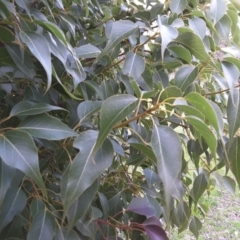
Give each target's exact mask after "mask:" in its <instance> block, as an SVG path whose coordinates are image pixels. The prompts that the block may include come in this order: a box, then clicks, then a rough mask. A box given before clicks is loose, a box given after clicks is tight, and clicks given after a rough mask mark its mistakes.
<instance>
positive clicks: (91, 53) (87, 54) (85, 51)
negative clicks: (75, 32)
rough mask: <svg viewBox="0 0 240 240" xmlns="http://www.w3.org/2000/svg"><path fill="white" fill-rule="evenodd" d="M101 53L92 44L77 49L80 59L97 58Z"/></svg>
mask: <svg viewBox="0 0 240 240" xmlns="http://www.w3.org/2000/svg"><path fill="white" fill-rule="evenodd" d="M100 53H101V51H100V50H99V49H98V48H97V47H95V46H93V45H92V44H85V45H82V46H80V47H78V48H76V54H77V56H78V57H79V58H95V57H97V56H98V55H99V54H100Z"/></svg>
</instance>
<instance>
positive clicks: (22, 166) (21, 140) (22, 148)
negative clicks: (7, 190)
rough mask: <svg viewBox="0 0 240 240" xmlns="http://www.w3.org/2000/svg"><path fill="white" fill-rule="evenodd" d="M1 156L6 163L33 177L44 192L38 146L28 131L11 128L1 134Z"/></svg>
mask: <svg viewBox="0 0 240 240" xmlns="http://www.w3.org/2000/svg"><path fill="white" fill-rule="evenodd" d="M0 156H1V158H2V160H3V161H4V162H5V163H6V164H8V165H10V166H11V167H13V168H17V169H19V170H20V171H22V172H23V173H25V174H26V175H27V176H29V177H31V178H33V180H34V181H35V182H36V184H38V185H39V187H40V188H41V189H42V190H43V192H44V191H45V186H44V183H43V180H42V177H41V174H40V171H39V165H38V152H37V148H36V146H35V144H34V142H33V140H32V138H31V137H30V135H29V134H28V133H26V132H24V131H20V130H11V131H8V132H5V133H4V134H3V135H1V137H0ZM44 193H45V192H44Z"/></svg>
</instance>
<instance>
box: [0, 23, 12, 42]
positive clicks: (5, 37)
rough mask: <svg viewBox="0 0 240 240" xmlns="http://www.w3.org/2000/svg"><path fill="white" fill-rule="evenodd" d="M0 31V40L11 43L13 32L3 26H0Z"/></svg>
mask: <svg viewBox="0 0 240 240" xmlns="http://www.w3.org/2000/svg"><path fill="white" fill-rule="evenodd" d="M0 32H1V35H0V41H1V42H3V43H11V42H12V41H13V40H14V39H15V36H14V34H13V32H12V31H10V30H9V29H8V28H6V27H4V26H0Z"/></svg>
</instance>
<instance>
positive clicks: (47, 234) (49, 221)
mask: <svg viewBox="0 0 240 240" xmlns="http://www.w3.org/2000/svg"><path fill="white" fill-rule="evenodd" d="M54 232H55V219H54V217H53V216H52V214H50V213H49V212H48V211H47V210H46V209H45V210H44V211H42V212H38V213H37V214H36V215H35V216H34V218H33V221H32V224H31V226H30V229H29V231H28V234H27V240H32V239H36V240H52V239H53V236H54Z"/></svg>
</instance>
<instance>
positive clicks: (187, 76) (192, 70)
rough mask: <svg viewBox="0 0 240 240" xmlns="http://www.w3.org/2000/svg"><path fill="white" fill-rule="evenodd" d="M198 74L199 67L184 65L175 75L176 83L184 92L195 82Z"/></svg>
mask: <svg viewBox="0 0 240 240" xmlns="http://www.w3.org/2000/svg"><path fill="white" fill-rule="evenodd" d="M197 76H198V68H197V67H194V66H192V65H190V66H183V67H182V68H180V69H179V70H178V71H177V72H176V75H175V81H174V82H175V85H176V86H177V87H178V88H180V89H181V90H182V92H184V91H185V90H186V89H187V87H188V86H189V85H190V84H192V83H193V82H194V80H195V79H196V78H197Z"/></svg>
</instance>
